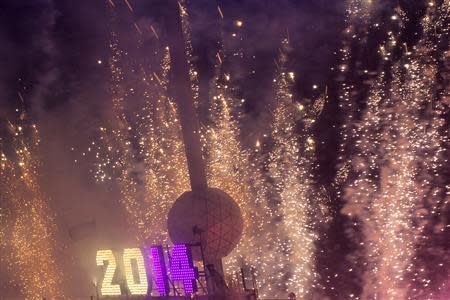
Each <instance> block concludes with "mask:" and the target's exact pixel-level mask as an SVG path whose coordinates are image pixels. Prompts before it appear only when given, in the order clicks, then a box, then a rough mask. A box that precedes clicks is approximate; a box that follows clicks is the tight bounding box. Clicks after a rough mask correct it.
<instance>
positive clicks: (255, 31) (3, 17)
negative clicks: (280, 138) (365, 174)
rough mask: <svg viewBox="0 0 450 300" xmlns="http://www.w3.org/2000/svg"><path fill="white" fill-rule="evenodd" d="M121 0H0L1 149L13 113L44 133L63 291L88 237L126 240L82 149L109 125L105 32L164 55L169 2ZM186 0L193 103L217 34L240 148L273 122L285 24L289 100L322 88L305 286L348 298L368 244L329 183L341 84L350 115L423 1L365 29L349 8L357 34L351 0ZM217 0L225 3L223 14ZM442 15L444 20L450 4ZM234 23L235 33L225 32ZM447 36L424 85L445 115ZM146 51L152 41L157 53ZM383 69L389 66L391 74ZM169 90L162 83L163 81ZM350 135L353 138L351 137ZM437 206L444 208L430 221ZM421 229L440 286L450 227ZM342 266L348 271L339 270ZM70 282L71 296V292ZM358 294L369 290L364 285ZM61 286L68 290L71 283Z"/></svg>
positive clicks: (448, 214)
mask: <svg viewBox="0 0 450 300" xmlns="http://www.w3.org/2000/svg"><path fill="white" fill-rule="evenodd" d="M129 1H130V3H131V4H132V8H133V11H132V12H130V10H129V9H128V7H127V6H126V4H125V2H123V1H122V0H113V2H114V3H115V8H114V9H112V8H111V7H110V5H109V4H108V1H106V0H95V1H92V0H77V1H73V0H72V1H71V0H53V1H51V0H0V62H1V67H0V152H5V153H12V152H14V150H13V148H14V146H13V145H14V143H13V139H14V138H13V137H12V136H11V132H10V131H9V130H8V123H9V122H11V123H13V124H18V123H20V124H31V123H33V124H37V126H38V127H39V130H40V135H41V145H40V150H39V157H40V158H39V161H40V167H39V168H40V169H39V170H40V171H39V173H40V176H41V178H40V185H41V190H42V191H43V193H45V194H46V195H47V196H48V199H49V200H48V204H49V207H50V208H51V209H52V210H53V211H54V212H55V213H54V215H55V218H54V220H55V221H54V222H55V224H56V225H57V227H58V228H59V229H58V233H57V240H58V241H59V243H58V244H59V245H61V246H60V247H58V250H57V251H56V257H57V258H56V259H57V260H58V261H63V263H62V264H61V265H62V266H63V267H62V269H63V270H64V271H63V273H66V274H70V275H67V276H68V277H69V278H70V280H67V279H65V280H66V281H67V282H69V281H71V283H67V282H65V283H64V284H65V288H66V289H67V290H68V291H71V292H73V291H77V289H78V288H77V287H78V286H79V287H80V288H79V290H78V291H77V292H73V295H77V296H81V295H90V294H89V293H90V292H91V289H92V287H91V286H90V285H89V281H88V280H89V279H86V278H87V277H88V275H86V274H87V273H88V271H87V270H88V269H89V268H91V266H89V264H91V263H90V262H89V261H88V260H89V259H91V258H88V257H85V256H83V255H81V256H80V255H79V253H80V251H81V252H82V250H80V249H82V248H83V247H87V248H89V247H96V249H97V248H100V247H103V246H104V245H110V244H114V245H117V246H116V247H117V248H120V247H122V246H123V245H129V244H130V243H131V241H132V238H130V237H129V236H128V235H127V222H126V215H125V212H124V209H123V208H122V207H121V205H120V201H119V198H120V193H119V188H118V187H117V185H116V184H114V182H109V183H103V184H99V183H97V182H96V181H95V179H94V176H93V175H92V169H93V165H94V164H95V160H96V159H95V157H94V156H93V155H89V154H87V155H84V154H83V153H87V152H88V150H87V149H88V148H89V147H90V146H91V143H92V141H93V140H96V138H98V128H99V127H101V126H104V125H105V124H107V120H108V118H110V114H111V111H110V107H111V88H110V87H111V68H110V59H111V56H112V54H111V49H110V41H111V32H112V31H114V32H115V33H116V34H117V36H118V40H119V43H120V45H121V47H122V49H123V50H124V51H125V52H127V56H128V58H129V60H130V61H133V63H135V62H137V63H136V64H139V63H141V64H145V65H155V64H158V63H159V62H160V59H161V51H159V50H160V49H162V48H163V47H164V46H165V45H166V41H167V37H166V34H167V33H166V25H167V23H166V22H167V20H166V19H165V18H166V15H165V7H166V3H165V1H164V0H151V1H150V0H147V1H144V0H129ZM367 1H368V0H367ZM186 2H187V10H188V14H189V21H190V26H191V41H192V47H193V53H192V55H193V58H192V62H193V64H194V66H195V68H196V69H197V70H198V78H199V86H200V95H199V101H200V108H199V120H200V123H201V124H202V125H205V126H206V125H207V124H209V122H211V120H210V119H209V115H208V110H207V107H206V106H205V105H204V104H203V105H202V103H207V102H208V97H209V93H210V89H211V85H210V82H211V80H213V77H214V75H215V73H214V66H215V64H216V63H217V56H216V53H217V52H218V51H219V48H220V45H221V44H224V45H226V47H227V49H228V52H229V53H228V58H227V59H225V61H224V62H223V68H224V69H225V70H226V72H229V73H231V74H232V81H231V85H232V86H233V88H234V92H235V95H236V98H238V99H241V98H243V99H245V104H244V106H243V109H242V119H241V120H240V123H239V128H240V132H239V139H240V142H241V143H242V145H243V147H244V148H249V149H250V148H252V147H253V146H254V144H255V141H256V140H257V139H259V138H260V137H261V136H263V135H264V134H267V133H269V132H270V130H271V127H270V126H271V121H270V120H271V115H272V112H273V105H274V104H273V99H274V97H275V96H274V91H273V78H274V77H275V76H276V72H277V59H278V57H279V53H280V45H281V41H282V39H283V38H285V37H288V38H289V41H290V46H291V47H292V50H291V51H290V52H289V53H288V60H287V63H286V66H285V67H286V70H289V71H290V72H294V73H295V81H294V82H293V85H292V93H293V98H294V102H296V103H302V104H304V105H305V106H307V105H309V104H312V103H314V101H315V99H317V98H318V97H320V96H321V95H323V94H324V93H325V91H326V93H327V101H326V103H325V106H324V108H323V112H322V113H321V114H320V116H319V117H318V118H317V122H316V123H315V124H314V126H313V128H312V131H311V132H312V134H313V135H314V138H315V139H316V148H315V150H314V153H315V157H316V158H317V167H316V168H314V169H313V170H312V171H311V172H312V173H313V177H314V181H315V184H316V185H317V186H319V185H320V186H324V187H325V190H326V193H327V195H328V196H327V197H328V199H329V200H328V202H327V207H328V209H329V212H330V214H331V218H330V221H329V222H328V223H327V224H326V225H324V226H321V227H320V228H319V232H320V236H321V237H320V238H319V239H317V241H316V248H317V252H316V266H317V267H316V269H317V272H318V273H319V274H320V278H321V279H319V280H318V281H319V282H320V284H319V285H320V286H326V287H328V288H325V289H324V291H323V292H322V294H317V295H318V296H315V297H318V298H313V297H312V296H309V297H310V298H305V299H353V298H349V295H351V294H354V295H363V294H364V293H363V287H364V286H365V281H366V280H368V279H367V277H366V276H365V275H363V274H364V272H365V271H367V269H370V268H371V266H370V265H367V264H366V262H365V261H364V260H363V259H362V257H363V256H364V255H362V254H361V253H364V247H362V246H361V244H360V243H361V241H362V239H363V235H364V234H363V233H362V229H360V228H359V227H358V228H357V229H355V228H354V227H351V224H352V223H353V222H357V221H355V219H354V218H351V217H349V216H347V215H344V214H343V213H341V210H342V208H343V207H344V206H345V202H346V200H345V199H343V198H344V197H342V196H339V191H343V190H345V188H343V187H340V188H336V186H335V180H336V179H335V178H336V174H337V172H338V171H339V168H340V167H341V166H342V161H341V160H340V159H341V157H340V155H341V154H340V153H342V152H339V151H340V143H341V142H342V139H341V136H340V134H341V129H342V126H343V125H344V124H346V121H348V118H349V115H348V111H345V110H343V109H342V107H340V105H341V104H342V103H343V102H342V101H343V100H342V97H341V95H342V91H343V89H342V86H343V83H349V84H351V85H352V86H353V87H354V88H353V90H352V94H351V101H352V103H353V105H354V108H355V109H354V124H362V123H363V120H364V112H365V111H366V109H367V107H368V98H369V95H370V92H371V90H372V88H373V85H374V82H376V80H377V78H378V76H379V75H380V73H381V72H383V71H386V73H389V71H387V70H390V68H392V67H393V66H395V65H396V64H397V63H399V64H403V59H404V57H403V51H404V50H403V49H404V47H405V46H406V47H407V49H414V46H416V45H418V44H419V43H420V41H421V39H422V38H423V36H424V34H423V32H422V26H421V20H422V18H423V17H424V15H425V14H426V12H427V7H428V5H429V4H428V2H429V1H421V0H412V1H410V0H405V1H401V0H400V1H382V0H379V1H375V0H374V1H373V2H374V3H373V8H372V12H371V15H370V19H369V20H367V22H368V23H370V24H379V26H368V27H366V28H369V29H367V31H365V30H366V29H364V28H365V27H364V26H365V25H364V24H363V23H362V22H361V24H360V23H358V22H357V21H356V23H355V24H353V26H354V29H355V32H356V33H355V34H357V35H359V36H363V35H364V39H355V40H352V39H349V37H348V36H347V35H345V34H344V31H345V30H346V28H347V26H348V25H347V24H346V22H347V20H346V15H347V14H346V9H347V1H344V0H338V1H331V0H290V1H288V0H277V1H270V0H222V1H219V0H215V1H211V0H187V1H186ZM434 2H436V3H435V4H434V5H437V6H439V5H444V4H443V3H445V0H444V1H439V0H437V1H434ZM434 2H433V3H434ZM218 6H219V7H220V8H221V10H222V12H223V15H224V18H223V20H221V18H220V15H219V12H218ZM399 10H401V11H402V13H403V15H401V16H402V19H403V20H404V22H403V27H402V28H400V26H398V25H396V24H394V22H393V20H392V19H391V18H392V15H394V14H396V13H397V12H398V11H399ZM237 20H240V21H242V22H243V25H242V27H237V26H236V21H237ZM444 20H445V22H447V23H446V24H447V25H448V21H449V20H448V3H447V15H446V17H444ZM135 24H136V25H137V26H139V28H143V31H144V32H143V33H142V34H140V33H139V32H138V31H137V29H136V28H135ZM150 25H152V26H153V27H154V29H155V30H156V32H157V33H158V38H156V37H155V35H154V34H153V33H151V32H150V31H149V30H148V28H149V26H150ZM443 28H445V26H443ZM441 29H442V27H441ZM359 30H360V31H359ZM438 30H439V29H438ZM389 32H397V33H398V35H397V36H396V37H397V40H396V44H397V45H400V46H395V47H393V49H392V51H391V56H390V58H389V63H384V64H383V58H382V56H381V55H380V52H379V45H381V44H382V43H383V42H384V41H386V40H388V39H389ZM235 33H237V34H238V38H234V37H232V34H235ZM443 35H444V38H442V37H441V39H440V40H439V41H436V45H437V46H436V49H435V51H434V52H433V55H435V57H436V58H439V59H437V60H439V61H438V62H437V65H438V67H437V69H438V71H437V73H438V74H439V75H437V76H436V78H437V79H436V88H433V93H434V97H435V98H434V99H439V100H436V101H442V103H444V105H443V107H444V108H443V109H442V111H443V114H442V115H441V118H443V119H444V120H445V119H446V117H448V114H449V101H448V81H447V80H448V74H449V71H448V61H447V64H446V63H445V60H444V59H442V57H446V58H447V59H448V55H447V56H445V55H443V53H445V52H446V51H449V49H448V47H449V45H448V30H447V31H445V34H443ZM138 40H139V42H138V43H137V42H136V41H138ZM137 44H139V47H137V46H136V45H137ZM344 45H346V46H347V47H348V48H347V49H349V51H351V58H350V59H349V60H348V65H347V66H346V67H347V68H348V70H349V71H348V72H346V73H345V75H343V73H342V72H341V69H340V68H341V59H342V52H341V50H342V49H343V47H344ZM401 45H403V46H401ZM240 49H241V50H242V53H243V55H242V58H240V59H237V58H234V57H233V55H232V53H233V52H235V51H237V50H240ZM155 51H156V52H158V51H159V52H158V54H155V53H156V52H155ZM130 69H131V67H130ZM170 76H173V74H171V75H169V78H170ZM391 76H392V77H391V79H392V78H393V76H394V75H391ZM392 80H393V79H392ZM388 81H389V80H388ZM171 89H172V87H171V86H170V84H169V92H168V93H169V94H170V93H171ZM386 90H388V87H387V88H386ZM446 93H447V94H446ZM445 94H446V96H445ZM442 95H444V96H442ZM130 99H131V101H132V103H131V104H130V105H129V108H128V109H129V111H128V112H127V113H128V115H130V116H131V115H132V112H133V107H138V105H139V103H140V101H141V99H139V97H138V96H134V98H133V97H130ZM21 112H26V113H25V115H26V117H25V118H23V117H22V118H21V117H20V115H21ZM424 114H425V113H424ZM131 118H133V117H131ZM133 121H136V120H133ZM430 122H431V119H430ZM448 125H449V124H448V121H445V122H443V123H442V124H441V126H440V129H439V133H440V134H441V135H442V136H444V137H446V140H444V139H443V140H442V142H441V144H442V147H443V149H444V150H443V154H442V156H443V157H444V161H445V162H447V163H448V161H447V160H446V159H447V158H448V153H449V141H448V137H449V131H448ZM303 126H304V125H303V124H302V123H301V122H297V124H296V127H295V132H296V133H298V136H300V135H301V133H302V132H303V131H302V130H303V128H304V127H303ZM353 138H354V140H353ZM356 139H357V137H351V138H350V141H349V143H350V144H351V143H352V142H355V141H356ZM274 144H275V142H273V141H271V140H268V142H267V146H266V148H264V150H263V152H264V151H267V152H270V150H271V149H272V147H275V146H274ZM345 147H346V148H345V149H344V154H345V156H346V157H347V158H348V159H349V160H350V161H351V158H352V157H353V155H355V157H356V156H357V151H356V150H355V152H353V148H352V146H351V145H350V146H349V145H347V146H345ZM440 172H441V173H440V174H441V177H440V181H439V184H440V186H444V187H446V188H447V196H445V192H443V195H444V196H442V198H443V200H442V203H447V204H442V203H441V206H440V209H441V212H442V214H441V215H440V217H435V216H433V217H430V219H429V220H430V222H431V223H433V222H434V223H433V224H435V223H436V224H437V223H439V224H443V226H447V227H448V224H450V223H449V220H450V206H449V205H448V202H449V200H448V187H449V181H450V176H449V171H448V164H447V167H446V168H445V163H444V168H441V169H440ZM355 174H356V171H355ZM352 175H354V174H352ZM352 175H351V176H352ZM2 176H3V175H2ZM354 176H356V175H354ZM0 187H1V185H0ZM342 194H344V193H342ZM0 196H1V198H0V207H3V209H7V210H8V209H9V207H8V205H7V204H5V203H7V202H6V200H5V201H4V200H3V198H5V199H6V197H7V196H6V194H4V195H2V191H1V190H0ZM445 197H446V198H445ZM2 201H4V203H3V204H2ZM0 217H1V214H0ZM439 218H440V219H439ZM437 219H439V220H444V221H439V222H438V221H436V220H437ZM92 220H95V222H96V227H97V229H96V230H97V233H98V235H99V236H100V235H101V237H97V244H96V245H95V246H92V245H88V244H87V243H86V244H83V243H78V244H76V243H74V242H73V241H72V240H71V238H70V237H69V235H68V234H67V232H69V230H70V229H71V228H73V227H74V226H77V225H79V224H83V223H86V222H87V223H89V222H91V221H92ZM0 224H2V223H0ZM427 230H428V233H427V234H428V235H429V236H430V237H431V241H428V242H427V243H428V244H427V245H428V246H429V247H430V248H436V249H439V250H436V252H435V253H434V255H435V256H436V257H437V256H441V258H440V260H439V259H436V263H443V264H444V265H445V267H444V270H442V271H439V272H436V273H433V271H432V269H433V266H434V265H433V263H434V262H433V260H434V259H435V258H432V257H431V256H430V254H429V251H428V250H426V249H428V248H426V247H425V246H424V247H422V248H421V249H422V250H423V249H425V250H423V251H422V252H418V254H417V256H418V257H421V259H422V260H426V259H425V258H424V257H428V258H429V260H430V264H429V265H427V264H426V263H425V267H424V268H426V269H427V270H428V271H429V272H430V273H429V275H430V276H429V278H431V279H432V280H433V284H431V287H430V289H429V290H427V292H429V291H430V290H433V289H434V290H437V288H438V287H439V286H441V285H443V282H447V285H445V284H444V285H445V286H446V288H447V291H448V290H449V289H450V283H449V280H448V278H449V277H448V276H450V275H449V274H450V261H449V259H450V242H449V240H450V235H449V234H450V233H449V230H448V229H447V231H446V232H444V233H439V234H437V233H433V230H432V229H430V228H428V229H427ZM0 238H2V236H1V235H0ZM6 239H8V235H6ZM428 246H427V247H428ZM122 248H123V247H122ZM0 249H1V248H0ZM91 250H92V249H91ZM427 251H428V252H427ZM0 253H1V252H0ZM442 253H444V254H442ZM0 255H1V254H0ZM80 257H81V258H80ZM433 257H434V256H433ZM351 268H353V269H354V271H353V272H348V270H349V269H351ZM68 270H72V271H70V272H69V271H68ZM13 273H14V272H12V271H11V270H8V269H7V268H6V267H4V265H2V261H1V260H0V299H22V298H20V297H19V298H14V297H16V294H15V293H16V291H17V290H19V289H20V283H17V282H15V283H14V284H12V283H11V282H13V281H12V280H13V279H14V275H13ZM438 273H439V274H438ZM336 274H339V276H337V275H336ZM445 278H447V279H445ZM74 283H78V284H74ZM331 287H332V288H331ZM2 293H5V295H6V296H5V297H6V298H2ZM77 293H78V294H77ZM67 294H68V295H70V292H69V293H67ZM408 295H409V298H405V299H436V300H438V299H439V300H441V299H442V300H443V299H444V298H438V296H436V298H426V297H427V296H426V295H429V294H427V293H426V292H424V294H420V293H414V292H411V293H409V294H408ZM433 295H437V294H433ZM442 295H444V294H442ZM73 297H75V296H73ZM362 297H363V298H362V299H375V298H371V297H370V296H367V294H365V296H362ZM364 297H366V298H364ZM372 297H373V295H372ZM428 297H430V296H428ZM442 297H443V296H442ZM85 298H86V299H87V296H86V297H85ZM68 299H78V298H71V297H70V296H69V298H68ZM380 299H384V298H380ZM386 299H390V298H386ZM398 299H403V298H398Z"/></svg>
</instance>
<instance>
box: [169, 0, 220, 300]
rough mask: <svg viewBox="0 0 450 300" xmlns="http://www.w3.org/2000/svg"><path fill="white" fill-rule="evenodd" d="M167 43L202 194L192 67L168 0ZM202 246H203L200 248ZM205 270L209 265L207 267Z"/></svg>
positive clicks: (192, 174) (193, 180)
mask: <svg viewBox="0 0 450 300" xmlns="http://www.w3.org/2000/svg"><path fill="white" fill-rule="evenodd" d="M166 4H167V6H166V8H167V14H166V16H167V20H166V21H167V40H168V44H169V51H170V69H171V75H172V77H171V80H172V88H173V94H174V98H175V101H176V103H177V104H178V112H179V118H180V123H181V128H182V135H183V141H184V148H185V152H186V158H187V163H188V169H189V179H190V184H191V188H192V191H194V192H202V191H205V190H206V189H207V188H208V184H207V179H206V168H205V161H204V159H203V156H202V150H201V143H200V134H199V128H200V126H199V121H198V116H197V111H196V109H195V107H194V97H193V93H192V87H191V80H190V77H189V66H188V63H187V60H186V52H185V47H184V37H183V31H182V25H181V16H180V13H179V3H178V1H177V0H167V2H166ZM200 246H201V247H203V246H202V245H200ZM206 264H207V265H210V264H212V265H214V267H215V270H217V272H219V273H220V274H221V275H222V276H223V266H222V260H221V259H217V260H216V261H206ZM205 269H206V265H205ZM205 271H206V273H207V275H206V280H207V288H208V292H209V293H211V294H213V293H214V283H213V282H212V281H213V278H211V276H210V274H208V273H209V271H207V270H205Z"/></svg>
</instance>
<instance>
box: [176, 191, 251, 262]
mask: <svg viewBox="0 0 450 300" xmlns="http://www.w3.org/2000/svg"><path fill="white" fill-rule="evenodd" d="M243 227H244V226H243V220H242V215H241V211H240V210H239V207H238V205H237V204H236V202H234V200H233V199H232V198H231V197H230V196H229V195H228V194H226V193H225V192H223V191H221V190H219V189H215V188H208V189H205V190H203V191H200V192H197V191H196V192H194V191H189V192H185V193H183V194H182V195H181V196H180V197H179V198H178V199H177V200H176V201H175V203H174V205H173V206H172V208H171V209H170V211H169V216H168V230H169V235H170V239H171V240H172V242H173V243H198V242H199V241H200V239H201V242H202V246H203V251H204V256H205V259H206V260H207V261H213V260H216V259H219V258H222V257H225V256H227V255H228V254H230V252H231V251H232V250H233V249H234V247H236V245H237V244H238V242H239V240H240V238H241V235H242V230H243ZM199 253H200V252H199V251H195V247H194V248H193V254H194V258H195V259H197V260H199V259H200V258H201V257H200V255H199Z"/></svg>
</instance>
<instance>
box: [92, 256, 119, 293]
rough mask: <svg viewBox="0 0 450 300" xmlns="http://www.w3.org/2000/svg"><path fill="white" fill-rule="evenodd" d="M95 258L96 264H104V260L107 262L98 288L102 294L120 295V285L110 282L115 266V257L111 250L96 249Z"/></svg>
mask: <svg viewBox="0 0 450 300" xmlns="http://www.w3.org/2000/svg"><path fill="white" fill-rule="evenodd" d="M96 260H97V266H105V261H107V262H108V265H107V266H106V270H105V275H104V276H103V282H102V285H101V289H100V291H101V293H102V295H104V296H114V295H120V286H119V285H118V284H111V283H112V280H113V277H114V273H115V271H116V267H117V264H116V259H115V257H114V254H113V253H112V251H111V250H98V251H97V257H96Z"/></svg>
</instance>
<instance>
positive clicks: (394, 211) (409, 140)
mask: <svg viewBox="0 0 450 300" xmlns="http://www.w3.org/2000/svg"><path fill="white" fill-rule="evenodd" d="M430 6H432V8H431V9H429V10H428V12H427V13H426V15H425V17H424V34H423V37H422V39H421V40H420V41H419V43H418V44H417V46H415V47H414V49H413V50H412V52H407V53H405V54H406V55H404V56H403V57H401V58H400V59H399V61H398V62H396V63H394V64H393V65H392V67H390V66H388V67H387V69H388V71H387V72H384V71H380V75H379V76H378V79H377V81H376V82H375V83H374V84H373V86H372V89H371V91H370V96H369V99H368V103H367V108H366V109H365V111H364V112H363V115H362V118H361V121H360V122H359V123H358V124H357V126H356V127H355V128H356V129H355V131H354V133H355V137H356V139H355V140H356V143H355V148H354V151H353V156H352V158H353V159H352V162H351V172H352V175H351V176H352V180H351V182H349V183H348V185H347V188H346V189H345V195H344V198H345V199H346V201H347V204H346V206H345V207H344V208H343V213H346V214H348V215H349V216H351V217H354V218H356V219H357V220H359V221H360V222H361V224H362V225H361V226H362V232H363V235H364V242H363V244H364V249H365V253H364V254H365V260H366V264H367V270H366V271H365V274H364V285H363V292H362V295H361V298H362V299H417V297H418V295H419V294H420V292H418V289H419V290H421V289H423V288H426V287H427V285H428V284H429V283H430V280H429V279H428V278H424V276H422V274H420V269H419V270H417V268H415V267H414V261H415V260H416V258H415V253H416V248H417V245H418V243H420V242H421V241H422V240H424V239H426V236H424V235H422V233H423V232H424V229H425V226H426V224H427V220H428V219H429V218H430V217H431V216H432V215H434V214H436V213H437V211H438V209H437V207H436V205H437V204H440V203H442V201H441V200H440V199H439V198H440V197H442V194H443V193H442V190H443V189H444V188H445V187H444V186H442V184H441V183H439V180H437V179H436V178H437V177H438V176H439V170H441V169H442V167H443V166H444V164H445V160H443V151H444V148H443V145H444V144H445V143H448V138H447V137H444V136H442V134H441V130H442V127H443V125H444V120H443V109H444V108H443V106H442V104H441V103H439V101H435V95H434V91H435V90H436V75H437V62H436V60H435V59H434V58H433V55H432V52H433V49H434V50H436V47H435V44H434V42H433V41H432V40H431V39H430V34H431V31H430V30H429V28H428V29H427V24H426V23H427V22H430V19H433V20H434V19H439V18H441V14H442V13H445V14H446V15H448V11H440V10H438V11H439V12H438V13H436V11H435V9H434V7H433V5H430ZM442 9H445V10H448V7H445V6H444V7H442ZM432 11H433V12H434V13H431V12H432ZM398 19H400V20H401V19H402V14H401V12H399V13H398ZM428 27H429V25H428ZM388 37H389V39H390V40H389V41H388V43H389V44H390V45H392V46H395V45H396V42H395V41H396V38H395V37H394V36H393V35H388ZM387 47H388V45H386V46H382V47H380V54H381V55H382V56H383V58H384V60H385V61H388V60H389V59H390V57H389V53H390V51H389V50H388V49H387ZM422 270H423V269H422ZM413 283H414V286H415V287H412V286H413ZM417 286H420V287H419V288H418V287H417ZM414 294H415V295H414ZM412 295H414V296H412ZM422 296H423V295H422ZM422 296H421V297H422ZM427 297H431V298H426V299H433V298H432V297H433V294H428V295H427ZM420 299H422V298H420Z"/></svg>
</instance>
